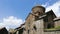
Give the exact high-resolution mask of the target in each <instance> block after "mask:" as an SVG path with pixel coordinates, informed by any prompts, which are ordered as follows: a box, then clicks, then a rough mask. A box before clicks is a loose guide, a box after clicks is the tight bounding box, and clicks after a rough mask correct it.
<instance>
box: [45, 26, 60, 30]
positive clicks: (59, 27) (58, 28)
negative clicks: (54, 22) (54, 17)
mask: <svg viewBox="0 0 60 34" xmlns="http://www.w3.org/2000/svg"><path fill="white" fill-rule="evenodd" d="M44 30H60V26H56V27H55V28H49V29H44Z"/></svg>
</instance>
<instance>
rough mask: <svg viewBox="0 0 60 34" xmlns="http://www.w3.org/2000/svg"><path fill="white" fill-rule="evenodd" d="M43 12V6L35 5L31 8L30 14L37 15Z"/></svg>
mask: <svg viewBox="0 0 60 34" xmlns="http://www.w3.org/2000/svg"><path fill="white" fill-rule="evenodd" d="M44 13H45V8H44V7H43V6H35V7H33V8H32V14H34V15H35V16H39V15H42V14H44Z"/></svg>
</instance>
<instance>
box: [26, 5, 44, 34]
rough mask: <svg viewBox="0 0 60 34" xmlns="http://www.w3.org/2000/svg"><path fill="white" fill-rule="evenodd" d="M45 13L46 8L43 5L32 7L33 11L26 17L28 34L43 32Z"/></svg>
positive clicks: (40, 33) (41, 33)
mask: <svg viewBox="0 0 60 34" xmlns="http://www.w3.org/2000/svg"><path fill="white" fill-rule="evenodd" d="M44 13H45V8H44V7H42V6H35V7H33V8H32V12H31V13H30V14H29V15H28V17H27V18H26V23H25V25H26V27H25V28H26V34H43V28H44V26H43V22H44V21H43V17H45V16H44V15H43V14H44ZM42 15H43V16H42Z"/></svg>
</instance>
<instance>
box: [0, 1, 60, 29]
mask: <svg viewBox="0 0 60 34" xmlns="http://www.w3.org/2000/svg"><path fill="white" fill-rule="evenodd" d="M36 5H42V6H44V7H45V8H46V12H47V11H49V10H51V9H52V10H53V11H54V13H55V14H56V16H58V17H59V16H60V0H0V28H1V27H6V28H7V29H9V28H16V27H19V26H20V25H21V24H22V23H24V21H25V18H26V17H27V15H28V14H29V12H31V9H32V7H33V6H36Z"/></svg>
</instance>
